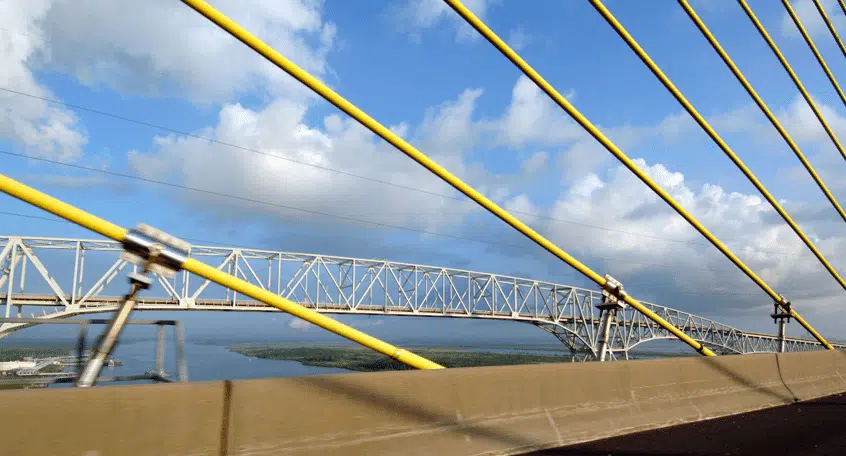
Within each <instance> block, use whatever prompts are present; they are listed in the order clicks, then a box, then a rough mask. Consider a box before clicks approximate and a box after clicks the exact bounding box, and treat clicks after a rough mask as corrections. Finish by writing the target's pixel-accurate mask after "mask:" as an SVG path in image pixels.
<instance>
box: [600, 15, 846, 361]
mask: <svg viewBox="0 0 846 456" xmlns="http://www.w3.org/2000/svg"><path fill="white" fill-rule="evenodd" d="M590 3H591V4H592V5H593V6H594V7H595V8H596V10H597V11H598V12H599V14H601V15H602V17H603V18H604V19H605V20H606V21H607V22H608V24H610V25H611V27H612V28H613V29H614V30H615V31H616V32H617V34H618V35H620V37H621V38H623V40H624V41H625V42H626V44H628V45H629V47H630V48H631V49H632V51H634V53H635V54H637V56H638V57H639V58H640V60H641V61H643V63H644V64H645V65H646V66H647V67H649V70H650V71H652V74H654V75H655V77H657V78H658V79H659V80H660V81H661V84H662V85H663V86H664V87H666V88H667V90H669V91H670V93H672V94H673V97H674V98H675V99H676V100H677V101H678V102H679V103H680V104H681V105H682V106H683V107H684V109H685V110H686V111H687V112H688V114H690V115H691V117H693V118H694V120H696V123H697V124H699V126H700V127H702V129H703V130H705V132H706V133H707V134H708V136H709V137H711V139H712V140H714V142H715V143H717V145H718V146H719V147H720V149H721V150H722V151H723V152H724V153H725V154H726V155H727V156H728V157H729V158H730V159H731V161H732V162H734V164H735V165H736V166H737V167H738V168H739V169H740V170H741V171H742V172H743V174H744V175H745V176H746V178H747V179H749V181H750V182H752V184H753V185H754V186H755V188H757V189H758V191H759V192H761V194H762V195H763V196H764V198H766V200H767V201H768V202H769V203H770V205H772V207H773V208H774V209H775V210H776V212H778V214H779V215H780V216H781V218H782V219H784V221H785V222H786V223H787V224H788V225H790V228H792V229H793V231H794V232H795V233H796V235H797V236H799V238H800V239H802V242H804V243H805V245H806V246H808V248H809V249H810V250H811V252H813V253H814V256H816V257H817V259H818V260H819V261H820V263H822V265H823V266H825V268H826V270H828V272H829V273H830V274H831V276H832V277H834V279H835V280H837V282H838V283H839V284H840V286H841V287H843V289H844V290H846V281H844V280H843V279H842V278H841V277H840V274H838V273H837V271H836V270H835V269H834V267H833V266H832V265H831V264H830V263H829V262H828V260H826V258H825V256H823V254H822V252H820V251H819V249H817V247H816V246H815V245H814V243H813V242H812V241H811V239H809V238H808V236H806V235H805V233H804V232H803V231H802V229H801V228H799V225H797V224H796V222H794V221H793V219H792V218H791V217H790V215H788V214H787V211H785V210H784V208H783V207H782V206H781V204H779V203H778V201H776V199H775V198H774V197H773V195H772V194H770V192H769V191H768V190H767V188H766V187H764V184H762V183H761V181H759V180H758V178H757V177H756V176H755V174H754V173H753V172H752V170H750V169H749V167H747V166H746V164H745V163H743V160H741V159H740V157H738V156H737V154H736V153H735V152H734V151H733V150H732V149H731V147H729V145H728V144H726V142H725V141H723V138H721V137H720V135H719V134H718V133H717V132H716V130H714V128H713V127H711V125H710V124H709V123H708V121H707V120H705V118H704V117H702V115H701V114H699V112H698V111H697V110H696V108H694V107H693V105H692V104H691V103H690V101H688V100H687V98H685V96H684V95H683V94H682V93H681V91H680V90H679V89H678V88H677V87H676V86H675V85H674V84H673V82H672V81H670V78H668V77H667V75H666V74H664V72H663V71H661V68H659V67H658V65H657V64H656V63H655V62H654V61H653V60H652V59H651V58H650V57H649V54H647V53H646V51H645V50H644V49H643V48H642V47H641V46H640V45H639V44H638V43H637V41H635V39H634V37H632V35H631V34H630V33H629V32H628V31H627V30H626V28H625V27H623V24H621V23H620V22H619V21H618V20H617V18H615V17H614V15H613V14H611V11H609V10H608V8H606V7H605V5H603V4H602V1H601V0H590ZM683 6H684V3H683ZM691 11H692V10H691ZM703 25H704V24H703ZM721 55H725V57H728V55H726V54H725V52H723V53H722V54H721ZM734 68H735V69H736V68H737V67H734ZM737 74H739V72H738V73H735V75H737ZM744 80H745V79H744ZM744 87H748V88H749V89H751V86H749V84H748V82H747V83H746V84H745V85H744ZM759 100H760V98H756V101H759ZM758 106H764V105H763V102H761V103H759V104H758ZM767 111H769V110H767ZM772 119H773V120H774V119H775V117H772ZM781 131H783V130H781ZM794 151H798V149H794ZM799 155H801V153H799ZM805 162H807V161H805ZM808 165H809V166H810V164H808ZM832 200H833V199H832ZM833 201H834V200H833ZM838 207H839V205H838ZM775 301H776V302H778V303H781V300H780V299H776V300H775ZM781 307H783V308H784V310H785V311H788V310H790V309H789V308H787V307H784V306H781ZM797 321H800V322H804V323H805V324H806V325H807V322H805V320H800V319H798V318H797ZM805 329H807V330H808V332H810V333H812V334H814V333H815V331H814V329H813V328H812V327H811V326H810V325H808V326H807V327H806V328H805ZM819 341H820V343H821V344H823V345H828V342H826V341H825V339H823V338H822V337H820V338H819ZM828 346H829V347H831V346H830V345H828ZM831 348H833V347H831Z"/></svg>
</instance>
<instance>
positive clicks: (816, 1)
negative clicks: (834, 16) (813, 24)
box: [814, 0, 846, 57]
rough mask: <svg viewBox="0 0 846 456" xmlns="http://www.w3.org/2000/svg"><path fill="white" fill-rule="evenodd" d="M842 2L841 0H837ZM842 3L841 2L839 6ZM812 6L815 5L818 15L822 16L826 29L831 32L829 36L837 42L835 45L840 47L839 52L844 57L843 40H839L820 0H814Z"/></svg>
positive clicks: (845, 47)
mask: <svg viewBox="0 0 846 456" xmlns="http://www.w3.org/2000/svg"><path fill="white" fill-rule="evenodd" d="M839 1H840V2H842V1H843V0H839ZM842 5H843V3H841V6H842ZM814 6H816V7H817V11H819V12H820V16H822V18H823V21H825V26H826V27H828V31H829V32H831V36H832V37H833V38H834V41H836V42H837V47H839V48H840V52H841V53H843V56H844V57H846V46H844V45H843V41H842V40H840V35H838V34H837V30H835V29H834V24H832V23H831V20H830V19H829V18H828V13H826V12H825V8H823V6H822V4H821V3H820V0H814Z"/></svg>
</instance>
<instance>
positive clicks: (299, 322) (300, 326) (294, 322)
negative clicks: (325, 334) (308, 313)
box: [288, 317, 314, 331]
mask: <svg viewBox="0 0 846 456" xmlns="http://www.w3.org/2000/svg"><path fill="white" fill-rule="evenodd" d="M288 327H289V328H291V329H296V330H298V331H308V330H309V329H311V328H313V327H314V325H313V324H311V323H309V322H307V321H305V320H303V319H301V318H296V317H294V318H291V322H290V323H288Z"/></svg>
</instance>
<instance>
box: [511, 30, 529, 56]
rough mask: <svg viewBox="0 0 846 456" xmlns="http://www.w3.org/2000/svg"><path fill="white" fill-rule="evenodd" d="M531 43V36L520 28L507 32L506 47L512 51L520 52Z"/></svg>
mask: <svg viewBox="0 0 846 456" xmlns="http://www.w3.org/2000/svg"><path fill="white" fill-rule="evenodd" d="M531 41H532V38H531V36H529V34H528V33H526V31H525V30H523V27H522V26H518V27H516V28H514V29H511V31H510V32H508V40H507V41H506V42H507V43H508V46H510V47H511V48H512V49H514V50H515V51H517V52H520V51H522V50H523V49H524V48H525V47H526V46H528V45H529V43H530V42H531Z"/></svg>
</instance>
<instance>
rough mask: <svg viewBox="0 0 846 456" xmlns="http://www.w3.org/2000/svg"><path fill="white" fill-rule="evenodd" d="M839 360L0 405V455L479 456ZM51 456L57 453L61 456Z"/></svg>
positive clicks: (26, 394)
mask: <svg viewBox="0 0 846 456" xmlns="http://www.w3.org/2000/svg"><path fill="white" fill-rule="evenodd" d="M841 374H846V353H842V352H836V353H835V352H812V353H801V354H800V353H797V354H784V355H778V356H777V355H774V354H765V355H747V356H725V357H719V358H682V359H661V360H649V361H629V362H609V363H586V364H570V363H565V364H542V365H529V366H503V367H487V368H466V369H447V370H441V371H403V372H382V373H363V374H340V375H324V376H312V377H299V378H281V379H263V380H244V381H235V382H200V383H190V384H172V385H144V386H141V385H137V386H115V387H108V386H107V387H99V388H93V389H89V390H52V389H48V390H29V391H5V392H0V404H2V406H3V409H4V412H5V413H4V414H2V415H0V430H2V435H4V437H5V438H4V439H3V443H2V445H0V455H2V454H15V455H39V456H40V455H44V454H57V452H58V453H61V454H69V455H71V454H74V455H76V454H78V455H86V456H95V455H96V456H105V455H156V456H161V455H180V456H187V455H211V454H228V455H251V456H260V455H277V454H298V455H299V454H302V455H376V454H378V455H392V454H397V455H432V454H436V455H447V454H448V455H479V454H517V453H520V452H525V451H528V450H532V449H538V448H547V447H553V446H561V445H565V444H569V443H576V442H580V441H586V440H594V439H597V438H602V437H608V436H612V435H619V434H624V433H628V432H634V431H640V430H647V429H654V428H658V427H664V426H668V425H673V424H680V423H686V422H691V421H698V420H702V419H707V418H715V417H719V416H725V415H730V414H735V413H742V412H747V411H751V410H757V409H761V408H766V407H771V406H776V405H782V404H789V403H792V402H794V401H795V400H797V399H802V400H804V399H810V398H814V397H820V396H824V395H828V394H834V393H838V392H841V391H846V381H844V380H843V379H842V378H841V377H840V375H841ZM59 449H60V451H59Z"/></svg>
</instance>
